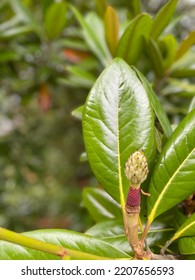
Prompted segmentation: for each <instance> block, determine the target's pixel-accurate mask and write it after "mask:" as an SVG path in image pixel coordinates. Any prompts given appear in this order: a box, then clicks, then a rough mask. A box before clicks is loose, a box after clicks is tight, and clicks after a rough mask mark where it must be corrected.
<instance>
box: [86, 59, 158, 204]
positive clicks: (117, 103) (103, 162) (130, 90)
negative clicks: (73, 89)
mask: <svg viewBox="0 0 195 280" xmlns="http://www.w3.org/2000/svg"><path fill="white" fill-rule="evenodd" d="M83 135H84V142H85V147H86V152H87V155H88V159H89V162H90V165H91V167H92V169H93V171H94V174H95V176H96V177H97V179H98V181H99V182H100V183H101V185H102V186H103V187H104V188H105V189H106V191H107V192H108V193H109V194H110V195H111V196H112V197H113V198H114V199H116V200H117V201H118V202H119V203H120V205H121V206H122V209H124V204H125V198H126V195H127V191H128V189H129V181H128V180H127V178H126V176H125V174H124V165H125V162H126V160H127V158H128V157H129V155H130V154H131V153H132V152H134V151H136V150H139V149H143V150H144V152H145V155H146V157H147V159H148V162H149V165H151V164H152V162H153V160H154V154H155V150H156V148H155V143H154V141H155V140H154V139H155V137H154V119H153V112H152V108H151V107H150V103H149V100H148V96H147V93H146V91H145V89H144V87H143V85H142V83H141V82H140V81H139V79H138V78H137V76H136V74H135V72H134V71H133V70H132V68H130V66H128V65H127V64H126V63H125V62H124V61H123V60H121V59H119V58H117V59H115V60H114V61H113V62H112V63H111V64H110V65H109V66H108V67H107V68H106V69H105V70H104V72H103V73H102V74H101V76H100V77H99V78H98V80H97V81H96V83H95V84H94V86H93V88H92V90H91V91H90V93H89V96H88V98H87V101H86V104H85V107H84V112H83Z"/></svg>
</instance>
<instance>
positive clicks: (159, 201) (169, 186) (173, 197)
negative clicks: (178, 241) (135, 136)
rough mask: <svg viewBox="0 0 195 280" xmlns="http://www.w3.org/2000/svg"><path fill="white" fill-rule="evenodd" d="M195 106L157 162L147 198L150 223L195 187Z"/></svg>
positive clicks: (194, 189)
mask: <svg viewBox="0 0 195 280" xmlns="http://www.w3.org/2000/svg"><path fill="white" fill-rule="evenodd" d="M194 170H195V110H193V111H192V112H191V113H189V114H188V115H187V116H186V117H185V118H184V120H183V121H182V122H181V123H180V124H179V125H178V127H177V129H176V130H175V131H174V133H173V134H172V136H171V137H170V139H169V140H168V141H167V143H166V144H165V146H164V148H163V150H162V153H161V155H160V157H159V158H158V161H157V163H156V166H155V170H154V172H153V174H152V177H151V182H150V186H149V193H150V194H151V196H150V197H148V199H147V202H148V203H147V205H148V222H149V224H151V223H152V221H153V220H154V219H155V217H157V216H159V215H160V214H161V213H163V212H165V211H166V210H168V209H170V208H172V207H173V206H175V205H177V204H178V203H179V202H181V201H182V200H184V199H185V198H186V197H188V196H189V195H190V194H191V193H193V192H194V191H195V172H194Z"/></svg>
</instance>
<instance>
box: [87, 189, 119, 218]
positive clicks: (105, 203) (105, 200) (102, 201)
mask: <svg viewBox="0 0 195 280" xmlns="http://www.w3.org/2000/svg"><path fill="white" fill-rule="evenodd" d="M83 203H84V206H85V207H86V208H87V210H88V211H89V213H90V215H91V216H92V218H93V219H94V220H95V221H96V222H99V221H102V220H105V219H114V218H117V217H120V216H121V215H122V212H121V207H120V205H119V204H118V203H117V202H116V201H115V200H114V199H113V198H112V197H111V196H109V195H108V194H107V193H106V192H105V191H103V190H101V189H97V188H84V190H83ZM121 217H122V216H121Z"/></svg>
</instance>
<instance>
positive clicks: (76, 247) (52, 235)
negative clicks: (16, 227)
mask: <svg viewBox="0 0 195 280" xmlns="http://www.w3.org/2000/svg"><path fill="white" fill-rule="evenodd" d="M24 235H25V236H28V237H32V238H35V239H38V240H41V241H44V242H48V243H50V244H56V245H58V246H59V245H60V246H62V247H64V248H65V249H66V251H67V253H68V255H69V256H70V257H71V259H106V258H108V259H112V258H126V259H129V255H127V254H126V253H124V252H123V251H122V250H119V249H117V248H114V247H113V246H112V245H110V244H108V243H106V242H104V241H102V240H98V239H97V238H93V237H90V236H87V235H85V234H81V233H76V232H73V231H69V230H52V229H51V230H36V231H32V232H26V233H24ZM48 259H59V258H58V257H56V256H53V255H51V254H47V253H43V252H40V251H36V250H33V249H28V248H26V247H22V246H19V245H15V244H12V243H9V242H6V241H0V260H48Z"/></svg>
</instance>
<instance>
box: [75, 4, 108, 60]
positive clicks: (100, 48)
mask: <svg viewBox="0 0 195 280" xmlns="http://www.w3.org/2000/svg"><path fill="white" fill-rule="evenodd" d="M71 8H72V11H73V12H74V15H75V16H76V18H77V20H78V21H79V23H80V25H81V27H82V32H83V36H84V38H85V41H86V43H87V44H88V46H89V48H90V49H91V51H92V52H93V53H94V54H95V55H96V56H97V57H98V59H99V60H100V61H101V63H102V64H103V65H107V63H108V61H109V60H110V59H111V55H110V53H109V50H108V48H107V45H106V42H105V34H104V26H103V22H102V21H101V19H100V18H99V17H98V16H97V15H96V14H95V13H93V12H91V13H88V14H87V16H86V17H85V18H83V16H82V14H81V13H80V12H79V11H78V10H77V9H76V7H74V6H71ZM94 30H95V32H94Z"/></svg>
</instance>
